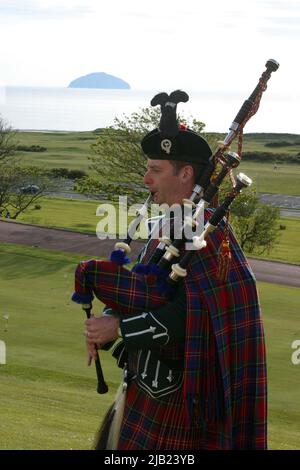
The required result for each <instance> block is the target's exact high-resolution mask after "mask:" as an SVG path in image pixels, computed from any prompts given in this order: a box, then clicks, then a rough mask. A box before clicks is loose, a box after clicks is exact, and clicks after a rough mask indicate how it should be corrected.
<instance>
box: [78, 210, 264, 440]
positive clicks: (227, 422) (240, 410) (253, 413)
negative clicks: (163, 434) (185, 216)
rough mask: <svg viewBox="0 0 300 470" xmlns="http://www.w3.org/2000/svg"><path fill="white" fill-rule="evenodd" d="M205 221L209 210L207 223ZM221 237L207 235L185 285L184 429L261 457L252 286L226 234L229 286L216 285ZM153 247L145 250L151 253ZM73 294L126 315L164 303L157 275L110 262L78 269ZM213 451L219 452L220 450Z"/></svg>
mask: <svg viewBox="0 0 300 470" xmlns="http://www.w3.org/2000/svg"><path fill="white" fill-rule="evenodd" d="M210 214H211V211H210V210H207V211H206V215H205V216H206V218H207V217H208V216H209V215H210ZM223 229H224V226H223V225H222V224H221V227H219V228H218V229H217V230H215V231H214V232H213V233H211V234H210V235H209V237H208V239H207V246H206V247H205V248H204V249H202V250H201V251H198V252H196V253H195V255H194V258H193V261H192V262H191V264H190V266H189V267H188V275H187V277H186V278H185V280H184V283H185V290H186V297H187V322H186V339H185V348H184V350H185V357H184V385H183V397H184V404H185V418H186V420H185V423H186V426H187V427H188V426H190V425H191V423H192V422H193V421H194V420H195V416H198V417H199V420H204V421H206V422H208V423H214V425H218V423H219V424H220V429H219V434H220V430H225V429H226V439H225V437H224V448H232V449H265V448H266V446H267V442H266V439H267V437H266V435H267V432H266V419H267V390H266V361H265V343H264V331H263V325H262V319H261V314H260V307H259V300H258V295H257V290H256V284H255V279H254V276H253V273H252V271H251V269H250V267H249V265H248V263H247V260H246V258H245V256H244V254H243V252H242V250H241V248H240V247H239V245H238V242H237V240H236V239H235V237H234V235H233V233H232V231H231V229H230V233H229V236H230V247H231V253H232V259H231V266H230V273H229V279H228V280H227V282H224V281H221V280H220V279H219V278H218V275H217V273H218V257H217V254H218V250H219V246H220V244H221V242H222V239H223ZM155 242H156V241H155V240H153V243H150V246H149V251H151V250H152V249H153V248H154V247H155V245H156V243H155ZM151 245H152V246H151ZM147 255H148V252H147ZM145 259H147V256H146V257H145ZM75 291H76V293H77V295H79V296H81V298H83V297H85V296H89V297H92V295H93V294H92V292H94V294H95V295H96V296H97V297H98V298H99V299H100V300H102V301H103V302H104V303H105V304H107V305H108V306H110V307H112V308H114V309H116V310H119V311H120V312H122V313H127V314H131V313H135V312H137V311H141V310H147V309H149V310H151V309H155V308H158V307H159V306H160V305H162V304H164V303H166V302H167V297H166V296H163V295H161V293H160V292H159V291H158V289H157V282H156V277H155V275H153V274H151V275H146V274H138V273H132V272H131V271H129V270H127V269H126V268H124V267H120V266H118V265H116V264H115V263H111V262H108V261H99V260H98V261H97V260H90V261H85V262H82V263H80V264H79V266H78V267H77V270H76V280H75ZM228 435H229V438H228ZM228 440H229V441H230V442H229V443H228ZM219 441H220V437H219ZM221 441H222V439H221ZM225 441H226V442H225ZM219 448H223V447H222V442H221V443H220V447H219Z"/></svg>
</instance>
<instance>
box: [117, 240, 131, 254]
mask: <svg viewBox="0 0 300 470" xmlns="http://www.w3.org/2000/svg"><path fill="white" fill-rule="evenodd" d="M115 250H123V251H124V252H125V253H126V255H129V253H130V252H131V248H130V246H129V245H128V244H127V243H124V242H117V243H116V244H115Z"/></svg>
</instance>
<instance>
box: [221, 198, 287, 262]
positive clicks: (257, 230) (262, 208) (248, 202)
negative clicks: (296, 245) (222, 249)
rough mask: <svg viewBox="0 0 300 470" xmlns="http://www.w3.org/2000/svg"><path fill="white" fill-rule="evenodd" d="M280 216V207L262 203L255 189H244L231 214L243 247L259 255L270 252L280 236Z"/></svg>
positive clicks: (234, 203) (233, 205)
mask: <svg viewBox="0 0 300 470" xmlns="http://www.w3.org/2000/svg"><path fill="white" fill-rule="evenodd" d="M279 216H280V210H279V208H278V207H273V206H268V205H266V204H262V203H261V202H260V201H259V198H258V196H257V194H256V191H255V190H254V189H247V190H244V191H243V192H242V193H241V194H240V195H239V196H238V197H237V198H236V199H235V201H234V202H233V204H232V208H231V216H230V217H231V223H232V225H233V227H234V230H235V233H236V235H237V238H238V240H239V243H240V245H241V247H242V249H243V250H245V251H246V252H247V253H251V254H259V255H261V254H263V253H266V252H269V251H270V250H271V248H272V247H273V246H274V243H275V242H276V240H277V238H278V236H279V227H278V220H279Z"/></svg>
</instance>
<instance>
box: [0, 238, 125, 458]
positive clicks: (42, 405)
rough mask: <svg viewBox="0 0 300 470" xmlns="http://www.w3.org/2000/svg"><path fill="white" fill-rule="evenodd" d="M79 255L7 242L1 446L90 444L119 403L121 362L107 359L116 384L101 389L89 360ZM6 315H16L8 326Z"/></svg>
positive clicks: (2, 275) (1, 254)
mask: <svg viewBox="0 0 300 470" xmlns="http://www.w3.org/2000/svg"><path fill="white" fill-rule="evenodd" d="M79 260H80V256H78V255H76V256H75V255H69V254H61V253H56V252H47V251H41V250H38V249H32V248H26V247H21V246H15V245H1V246H0V283H1V294H0V298H1V305H2V308H1V315H0V339H1V340H3V341H5V343H6V346H7V365H0V377H1V408H0V448H1V449H70V448H73V449H89V448H90V447H91V445H92V441H93V437H94V433H95V430H96V429H97V427H98V425H99V423H100V420H101V417H102V416H103V414H104V413H105V411H106V409H107V407H108V405H109V404H110V403H111V402H112V400H113V396H114V393H115V391H116V388H117V385H118V382H119V380H120V374H119V369H117V368H115V367H113V364H112V360H111V358H110V356H109V354H108V353H102V362H103V366H104V369H105V370H106V374H105V375H106V378H107V382H108V385H109V388H110V392H109V393H108V394H107V395H103V396H102V395H101V396H100V395H98V394H97V393H96V392H95V387H96V378H95V370H94V367H91V368H88V367H86V355H85V347H84V340H83V334H82V333H83V331H84V318H85V315H84V314H83V312H82V311H81V309H80V308H79V306H77V305H75V304H73V303H72V302H71V301H70V296H71V294H72V291H73V282H74V267H75V266H76V264H77V263H78V261H79ZM4 314H9V321H8V331H5V320H4V319H3V315H4Z"/></svg>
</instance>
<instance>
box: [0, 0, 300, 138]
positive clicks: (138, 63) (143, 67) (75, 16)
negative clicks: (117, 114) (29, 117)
mask: <svg viewBox="0 0 300 470" xmlns="http://www.w3.org/2000/svg"><path fill="white" fill-rule="evenodd" d="M0 44H1V54H0V72H1V73H0V80H1V82H0V85H2V86H58V87H60V86H62V87H64V86H67V85H68V84H69V83H70V81H71V80H73V79H74V78H77V77H78V76H81V75H86V74H88V73H92V72H106V73H109V74H112V75H115V76H118V77H120V78H122V79H123V80H125V81H127V82H128V83H129V84H130V85H131V87H132V89H139V90H147V89H157V90H159V91H160V90H165V89H166V90H173V89H176V88H182V89H184V90H187V91H191V90H194V91H199V92H216V93H226V94H228V95H230V94H232V95H234V94H237V93H246V94H247V92H248V91H249V92H251V91H252V88H253V87H254V86H255V84H256V83H257V80H258V78H259V76H260V74H261V73H262V72H263V70H264V64H265V63H266V61H267V59H269V58H273V59H275V60H277V61H278V62H279V63H280V68H279V71H278V72H276V74H273V75H274V77H272V85H270V87H272V94H273V96H274V97H275V96H276V99H277V100H290V101H291V102H292V103H294V105H295V102H296V101H298V100H300V91H299V82H300V77H299V75H300V74H299V70H300V66H299V50H300V47H299V46H300V0H226V1H224V0H207V1H205V2H203V1H201V0H185V1H182V0H151V1H149V0H146V1H145V0H109V1H104V2H103V1H101V0H0ZM245 98H246V96H245ZM294 109H295V107H294ZM299 132H300V130H299Z"/></svg>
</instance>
